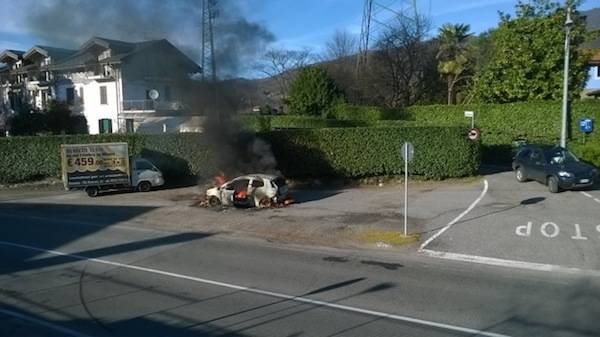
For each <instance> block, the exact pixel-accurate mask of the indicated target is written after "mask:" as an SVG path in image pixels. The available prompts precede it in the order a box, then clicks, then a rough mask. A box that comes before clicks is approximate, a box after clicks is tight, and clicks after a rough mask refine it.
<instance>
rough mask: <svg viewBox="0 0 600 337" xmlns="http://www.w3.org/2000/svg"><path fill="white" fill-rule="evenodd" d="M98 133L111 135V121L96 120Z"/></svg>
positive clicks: (106, 119)
mask: <svg viewBox="0 0 600 337" xmlns="http://www.w3.org/2000/svg"><path fill="white" fill-rule="evenodd" d="M98 131H99V132H100V133H112V120H111V119H108V118H105V119H100V120H98Z"/></svg>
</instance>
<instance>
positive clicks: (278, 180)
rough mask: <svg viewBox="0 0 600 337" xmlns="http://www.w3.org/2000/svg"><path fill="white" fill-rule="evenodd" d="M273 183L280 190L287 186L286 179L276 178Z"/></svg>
mask: <svg viewBox="0 0 600 337" xmlns="http://www.w3.org/2000/svg"><path fill="white" fill-rule="evenodd" d="M273 183H274V184H275V185H276V186H277V187H279V188H281V187H283V186H286V185H287V183H286V182H285V179H283V178H282V177H277V178H275V180H273Z"/></svg>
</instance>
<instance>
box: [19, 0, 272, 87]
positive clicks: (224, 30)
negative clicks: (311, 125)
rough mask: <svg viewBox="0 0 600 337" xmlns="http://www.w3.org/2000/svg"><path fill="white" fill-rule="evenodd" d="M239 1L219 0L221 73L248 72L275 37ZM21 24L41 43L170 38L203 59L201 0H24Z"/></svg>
mask: <svg viewBox="0 0 600 337" xmlns="http://www.w3.org/2000/svg"><path fill="white" fill-rule="evenodd" d="M240 1H241V0H220V1H218V2H217V3H218V4H217V6H218V7H217V8H218V10H217V13H218V15H217V17H216V18H215V20H214V36H215V58H216V63H217V74H218V75H219V77H221V78H231V77H236V76H240V75H243V74H245V73H246V72H248V71H250V70H251V69H250V68H251V66H250V65H251V64H253V63H252V62H251V60H252V59H254V58H256V57H257V56H258V55H260V54H261V52H262V51H263V50H264V49H265V47H266V45H267V44H269V43H270V42H273V41H274V39H275V37H274V35H273V34H272V33H271V32H270V31H268V30H267V29H266V28H265V27H264V26H263V25H261V24H259V23H255V22H251V21H249V20H247V19H246V18H245V17H244V13H243V8H244V6H242V5H241V2H240ZM24 2H25V5H24V6H23V7H24V10H23V13H24V14H22V15H24V18H23V22H24V24H23V26H24V28H25V29H26V30H27V32H28V33H29V34H31V35H33V36H35V37H36V38H37V39H39V40H40V41H41V42H42V43H43V44H48V45H52V46H56V47H64V48H77V47H79V46H80V45H81V44H82V43H83V42H85V41H86V40H88V39H89V38H90V37H92V36H100V37H105V38H109V39H110V38H112V39H117V40H123V41H129V42H135V41H143V40H152V39H162V38H166V39H168V40H169V41H170V42H172V43H173V44H174V45H175V46H177V47H178V48H180V49H182V50H183V51H184V52H185V53H186V54H188V55H189V56H190V57H191V58H192V59H194V60H195V61H197V62H198V63H200V62H199V61H200V55H201V52H200V51H201V45H202V43H201V42H202V31H201V20H202V1H201V0H102V1H97V0H89V1H82V0H51V1H24Z"/></svg>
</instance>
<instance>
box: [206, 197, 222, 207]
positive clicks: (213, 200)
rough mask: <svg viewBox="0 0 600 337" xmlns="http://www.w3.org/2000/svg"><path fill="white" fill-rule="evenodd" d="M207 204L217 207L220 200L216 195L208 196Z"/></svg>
mask: <svg viewBox="0 0 600 337" xmlns="http://www.w3.org/2000/svg"><path fill="white" fill-rule="evenodd" d="M208 204H209V205H210V207H217V206H219V205H220V204H221V200H219V198H217V197H210V198H209V199H208Z"/></svg>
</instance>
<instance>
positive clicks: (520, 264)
mask: <svg viewBox="0 0 600 337" xmlns="http://www.w3.org/2000/svg"><path fill="white" fill-rule="evenodd" d="M421 253H423V254H425V255H428V256H430V257H435V258H439V259H445V260H453V261H461V262H471V263H479V264H486V265H491V266H499V267H508V268H519V269H527V270H534V271H544V272H560V273H565V274H575V275H586V276H592V277H600V271H598V270H589V269H579V268H570V267H562V266H558V265H553V264H544V263H534V262H524V261H516V260H505V259H498V258H494V257H485V256H477V255H468V254H459V253H448V252H438V251H435V250H430V249H423V250H421Z"/></svg>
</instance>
